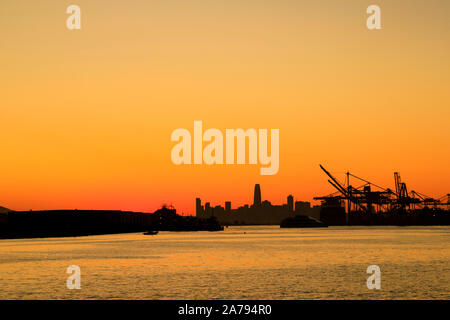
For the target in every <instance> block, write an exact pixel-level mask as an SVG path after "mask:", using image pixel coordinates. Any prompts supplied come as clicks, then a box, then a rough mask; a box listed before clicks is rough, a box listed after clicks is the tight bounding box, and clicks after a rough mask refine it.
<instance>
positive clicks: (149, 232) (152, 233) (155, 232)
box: [144, 230, 158, 236]
mask: <svg viewBox="0 0 450 320" xmlns="http://www.w3.org/2000/svg"><path fill="white" fill-rule="evenodd" d="M144 234H145V235H151V236H154V235H156V234H158V231H156V230H149V231H147V232H144Z"/></svg>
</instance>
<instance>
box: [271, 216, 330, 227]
mask: <svg viewBox="0 0 450 320" xmlns="http://www.w3.org/2000/svg"><path fill="white" fill-rule="evenodd" d="M326 227H328V226H327V225H326V224H325V223H323V222H322V221H319V220H317V219H314V218H312V217H309V216H300V215H297V216H295V217H289V218H286V219H284V220H283V221H281V224H280V228H326Z"/></svg>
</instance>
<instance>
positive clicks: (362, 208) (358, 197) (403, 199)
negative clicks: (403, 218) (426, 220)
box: [314, 165, 450, 213]
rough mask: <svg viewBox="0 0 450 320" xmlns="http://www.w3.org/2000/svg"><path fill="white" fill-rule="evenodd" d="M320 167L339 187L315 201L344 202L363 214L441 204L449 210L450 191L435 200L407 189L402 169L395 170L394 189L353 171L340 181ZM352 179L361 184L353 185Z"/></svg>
mask: <svg viewBox="0 0 450 320" xmlns="http://www.w3.org/2000/svg"><path fill="white" fill-rule="evenodd" d="M319 166H320V169H322V171H323V172H325V174H326V175H327V176H328V178H329V179H328V182H329V183H330V184H331V185H332V186H333V187H334V188H335V189H336V190H337V191H336V192H334V193H332V194H330V195H327V196H322V197H314V199H315V200H321V201H322V205H324V206H342V205H343V204H344V203H345V204H346V209H347V212H361V213H374V212H387V211H389V212H406V211H408V210H411V209H412V210H415V209H417V208H418V207H420V208H425V207H432V208H438V207H439V206H442V205H446V206H447V209H448V208H449V206H450V194H447V195H445V196H442V197H441V198H438V199H434V198H432V197H429V196H426V195H424V194H422V193H419V192H416V191H411V192H408V188H407V185H406V183H405V182H402V180H401V177H400V173H399V172H394V182H395V191H394V190H391V189H389V188H383V187H380V186H378V185H376V184H374V183H372V182H370V181H368V180H366V179H363V178H361V177H359V176H356V175H354V174H352V173H350V172H347V173H346V177H347V181H346V183H341V182H340V181H339V180H338V179H337V178H335V177H334V176H333V175H332V174H331V173H330V172H329V171H328V170H327V169H325V168H324V167H323V166H322V165H319ZM350 178H352V179H353V180H356V182H358V183H360V184H361V185H360V186H358V187H354V186H352V185H351V183H350ZM445 198H446V203H445V202H444V201H445V200H444V199H445Z"/></svg>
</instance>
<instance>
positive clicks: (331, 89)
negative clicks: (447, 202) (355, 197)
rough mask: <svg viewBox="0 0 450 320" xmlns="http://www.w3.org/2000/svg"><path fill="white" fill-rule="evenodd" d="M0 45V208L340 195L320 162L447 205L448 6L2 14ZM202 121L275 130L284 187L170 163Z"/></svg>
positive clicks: (209, 4) (237, 173)
mask: <svg viewBox="0 0 450 320" xmlns="http://www.w3.org/2000/svg"><path fill="white" fill-rule="evenodd" d="M373 3H377V4H379V5H380V7H381V10H382V14H381V17H382V30H378V31H369V30H368V29H367V28H366V25H365V19H366V17H367V15H366V13H365V9H366V7H367V6H368V5H370V4H373ZM70 4H78V5H79V6H80V7H81V12H82V29H81V30H72V31H70V30H67V29H66V19H67V17H68V15H67V14H66V13H65V10H66V7H67V6H69V5H70ZM0 39H1V41H0V121H1V122H0V123H1V132H2V134H1V137H2V139H1V140H0V151H1V157H0V177H1V184H0V205H1V206H5V207H8V208H11V209H16V210H27V209H35V210H37V209H57V208H67V209H70V208H78V209H122V210H142V211H153V210H155V209H156V208H157V207H159V206H160V205H161V204H162V203H172V204H173V205H174V206H175V207H176V208H177V209H178V210H179V211H182V212H185V213H193V212H194V201H195V197H197V196H198V197H201V198H202V200H203V201H205V200H207V201H211V203H212V204H222V205H223V202H224V201H225V200H229V201H232V205H233V207H236V206H237V205H242V204H244V203H248V202H250V201H251V200H252V192H253V185H254V184H255V183H260V184H261V188H262V196H263V198H264V199H268V200H270V201H272V202H274V203H281V202H284V201H285V198H286V196H287V195H288V194H292V195H293V196H294V197H295V198H296V200H311V199H312V197H313V196H316V195H323V194H327V193H330V192H332V191H333V189H332V187H331V186H329V185H328V183H327V179H326V177H325V175H324V174H323V173H322V172H321V171H320V169H319V167H318V164H319V163H322V164H323V165H324V166H325V167H326V168H328V169H329V170H330V171H331V172H333V173H336V176H337V177H339V178H343V173H344V172H345V171H347V170H350V171H351V172H353V173H355V174H357V175H360V176H362V177H365V178H367V179H369V180H371V181H373V182H375V183H377V184H379V185H383V186H386V187H391V188H393V172H394V171H399V172H400V173H401V174H402V178H403V180H404V181H405V182H407V184H408V186H409V188H410V189H414V190H416V191H419V192H422V193H425V194H429V195H431V196H441V195H443V194H446V193H448V192H450V182H449V180H450V179H449V178H450V168H449V166H448V164H449V163H450V148H449V143H448V141H449V137H450V126H449V119H450V110H449V109H450V90H449V86H450V59H449V57H450V41H449V39H450V2H449V1H446V0H442V1H437V0H436V1H425V0H424V1H413V0H408V1H406V0H405V1H400V0H397V1H363V0H361V1H356V0H355V1H339V2H338V1H334V0H329V1H328V0H327V1H325V0H318V1H293V0H287V1H273V0H272V1H264V0H261V1H250V0H248V1H247V0H239V1H238V0H227V1H223V0H221V1H219V0H211V1H204V0H190V1H181V0H173V1H163V0H161V1H137V0H136V1H117V2H111V1H85V0H83V1H75V2H73V1H58V2H57V3H56V2H55V1H39V2H38V1H21V0H15V1H2V2H1V3H0ZM194 120H202V121H203V126H204V128H205V129H207V128H217V129H220V130H222V131H223V132H225V129H226V128H243V129H247V128H256V129H258V128H267V129H272V128H276V129H280V169H279V172H278V174H277V175H274V176H261V175H260V173H259V168H260V165H235V166H225V165H223V166H219V165H215V166H207V165H202V166H194V165H191V166H187V165H181V166H176V165H174V164H173V163H172V162H171V158H170V152H171V149H172V147H173V146H174V145H175V143H173V142H171V141H170V135H171V133H172V131H173V130H175V129H177V128H187V129H189V130H190V131H191V132H192V130H193V121H194Z"/></svg>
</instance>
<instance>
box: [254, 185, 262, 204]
mask: <svg viewBox="0 0 450 320" xmlns="http://www.w3.org/2000/svg"><path fill="white" fill-rule="evenodd" d="M253 206H255V207H260V206H261V188H260V186H259V184H255V193H254V196H253Z"/></svg>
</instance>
